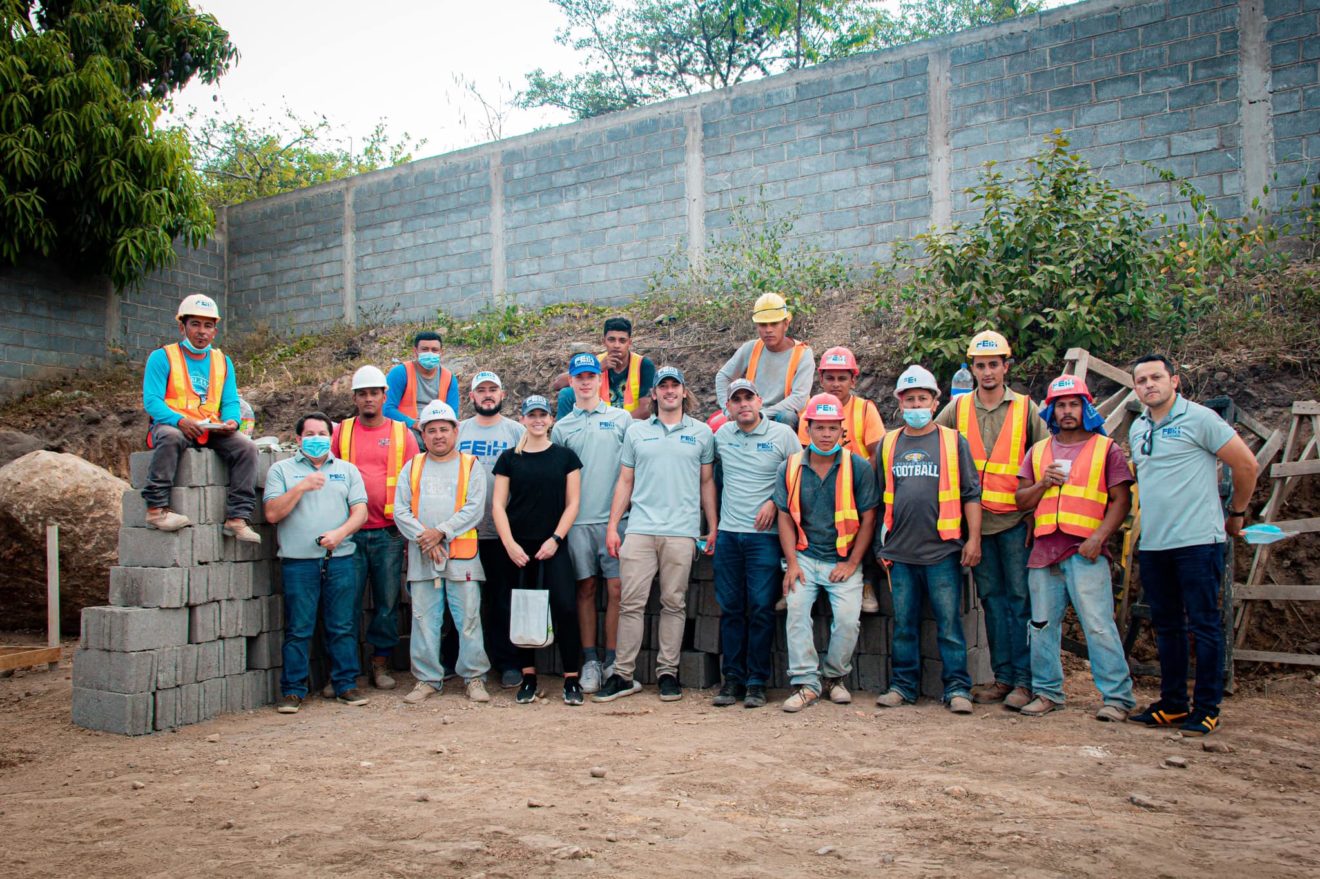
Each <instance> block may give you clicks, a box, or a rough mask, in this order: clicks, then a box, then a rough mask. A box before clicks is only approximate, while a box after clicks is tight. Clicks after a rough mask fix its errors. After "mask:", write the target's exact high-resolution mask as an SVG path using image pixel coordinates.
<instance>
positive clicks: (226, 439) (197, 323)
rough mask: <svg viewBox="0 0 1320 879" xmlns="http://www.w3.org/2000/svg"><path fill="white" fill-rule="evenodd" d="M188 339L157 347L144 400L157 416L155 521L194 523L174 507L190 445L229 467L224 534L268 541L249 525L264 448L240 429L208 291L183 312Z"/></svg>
mask: <svg viewBox="0 0 1320 879" xmlns="http://www.w3.org/2000/svg"><path fill="white" fill-rule="evenodd" d="M176 317H177V318H178V320H179V333H180V335H182V337H183V338H182V339H180V340H179V341H178V342H173V343H171V344H169V345H166V346H164V347H163V348H159V349H157V350H155V351H152V352H151V356H150V357H148V358H147V368H146V373H145V374H144V375H143V377H142V405H143V408H145V409H146V410H147V414H148V415H149V416H151V425H150V427H149V428H148V432H147V447H148V448H150V449H151V450H152V452H153V454H152V456H151V468H150V470H149V471H148V474H147V484H146V485H145V486H144V487H143V488H142V499H143V500H144V501H146V504H147V524H148V525H150V526H152V527H153V528H158V529H160V530H161V531H178V530H179V529H180V528H185V527H187V526H188V525H190V524H192V523H191V522H189V521H188V517H187V516H184V515H182V514H181V513H176V512H174V511H173V510H171V509H170V488H171V487H173V485H174V475H175V471H177V470H178V468H179V459H180V457H181V456H182V455H183V453H184V451H185V450H187V449H193V448H199V447H205V448H208V449H211V450H213V451H214V452H215V453H216V454H218V455H219V456H220V457H221V458H222V459H223V460H224V462H225V463H226V464H227V465H229V495H228V497H227V498H226V499H225V525H224V533H225V534H228V535H230V536H232V537H235V538H237V539H239V540H241V541H243V542H245V543H260V542H261V536H260V535H259V534H257V532H256V531H254V530H252V528H251V527H250V526H249V525H248V522H247V520H248V519H249V518H251V516H252V509H253V507H254V506H255V505H256V501H257V447H256V444H255V443H253V442H252V440H251V439H249V438H248V437H246V436H244V435H243V434H242V433H240V432H239V430H238V423H239V418H240V414H239V402H238V384H237V382H236V381H235V379H234V364H233V362H232V361H231V360H230V359H229V358H228V357H226V356H225V355H224V353H222V352H221V351H220V349H219V348H215V347H213V346H212V344H211V343H212V342H213V341H214V340H215V334H216V330H217V328H218V327H219V324H220V309H218V308H217V307H216V304H215V301H214V300H212V299H211V298H210V297H208V296H203V295H201V294H200V293H194V294H193V295H191V296H189V297H187V298H186V299H184V300H183V302H182V303H181V304H180V305H179V312H178V314H177V315H176Z"/></svg>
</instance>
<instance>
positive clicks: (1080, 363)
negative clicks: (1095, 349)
mask: <svg viewBox="0 0 1320 879" xmlns="http://www.w3.org/2000/svg"><path fill="white" fill-rule="evenodd" d="M1065 360H1066V361H1067V364H1066V365H1065V367H1064V370H1063V371H1064V372H1065V373H1071V374H1072V375H1075V376H1077V378H1078V379H1080V380H1081V381H1086V373H1087V371H1088V370H1089V369H1090V367H1091V352H1090V351H1087V350H1086V349H1085V348H1069V349H1068V353H1067V355H1066V356H1065Z"/></svg>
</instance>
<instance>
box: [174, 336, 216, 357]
mask: <svg viewBox="0 0 1320 879" xmlns="http://www.w3.org/2000/svg"><path fill="white" fill-rule="evenodd" d="M179 344H180V345H182V346H183V347H184V348H185V349H187V350H188V351H191V352H192V353H194V354H205V353H206V352H207V351H210V350H211V346H210V345H207V346H206V347H205V348H198V347H197V346H196V345H194V344H193V343H192V342H189V341H188V340H187V339H186V338H185V339H184V340H183V341H182V342H180V343H179Z"/></svg>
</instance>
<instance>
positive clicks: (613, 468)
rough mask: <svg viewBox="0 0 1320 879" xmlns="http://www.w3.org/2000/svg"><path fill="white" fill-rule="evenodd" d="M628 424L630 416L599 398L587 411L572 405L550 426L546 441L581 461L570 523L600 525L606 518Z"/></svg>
mask: <svg viewBox="0 0 1320 879" xmlns="http://www.w3.org/2000/svg"><path fill="white" fill-rule="evenodd" d="M632 425H633V417H632V416H631V415H629V414H628V413H627V412H625V411H624V410H622V409H618V408H615V407H614V406H607V405H605V403H604V402H603V401H602V402H601V403H599V404H597V406H596V408H595V409H592V410H590V411H587V410H586V409H578V408H576V407H575V408H574V409H573V411H572V412H570V413H568V414H567V415H565V416H564V417H563V418H561V419H559V420H558V421H556V422H555V426H554V427H553V428H551V430H550V440H551V441H552V442H556V443H558V444H559V445H561V446H567V447H568V448H570V449H572V450H573V451H574V452H575V453H576V454H577V456H578V460H579V461H581V462H582V477H581V478H582V488H581V492H582V496H581V500H580V502H579V504H580V505H579V507H578V516H577V519H576V520H575V521H574V522H573V524H574V525H603V524H605V523H606V522H608V521H609V520H610V503H611V502H612V501H613V500H614V485H615V483H617V482H618V481H619V461H620V459H621V456H622V454H623V439H624V435H625V434H626V433H627V432H628V431H629V430H631V429H632Z"/></svg>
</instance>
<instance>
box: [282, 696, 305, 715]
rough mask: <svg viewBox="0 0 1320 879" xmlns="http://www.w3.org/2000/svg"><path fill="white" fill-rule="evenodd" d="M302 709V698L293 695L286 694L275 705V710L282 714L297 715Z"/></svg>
mask: <svg viewBox="0 0 1320 879" xmlns="http://www.w3.org/2000/svg"><path fill="white" fill-rule="evenodd" d="M301 707H302V697H301V696H295V695H293V694H292V693H285V694H284V695H283V696H281V697H280V701H279V702H276V703H275V710H276V711H278V712H279V713H280V714H297V713H298V709H299V708H301Z"/></svg>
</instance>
